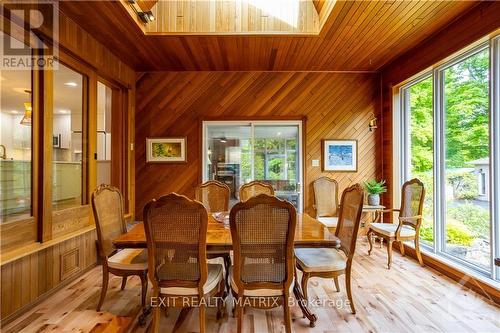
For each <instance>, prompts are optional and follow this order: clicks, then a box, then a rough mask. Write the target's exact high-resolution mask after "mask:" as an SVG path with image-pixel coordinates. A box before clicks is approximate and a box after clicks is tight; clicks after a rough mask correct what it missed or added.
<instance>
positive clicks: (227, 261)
mask: <svg viewBox="0 0 500 333" xmlns="http://www.w3.org/2000/svg"><path fill="white" fill-rule="evenodd" d="M223 258H224V266H225V267H224V268H225V269H226V290H227V292H229V291H230V289H229V269H230V268H231V255H230V254H229V253H226V254H224V256H223Z"/></svg>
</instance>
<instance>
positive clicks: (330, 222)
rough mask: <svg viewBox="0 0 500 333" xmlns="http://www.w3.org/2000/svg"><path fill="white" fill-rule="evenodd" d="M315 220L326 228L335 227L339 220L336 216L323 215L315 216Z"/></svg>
mask: <svg viewBox="0 0 500 333" xmlns="http://www.w3.org/2000/svg"><path fill="white" fill-rule="evenodd" d="M316 220H318V221H319V222H321V223H322V224H324V225H325V226H326V227H328V228H336V227H337V223H338V222H339V218H338V217H336V216H328V217H327V216H323V217H317V218H316Z"/></svg>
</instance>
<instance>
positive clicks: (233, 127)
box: [203, 121, 302, 210]
mask: <svg viewBox="0 0 500 333" xmlns="http://www.w3.org/2000/svg"><path fill="white" fill-rule="evenodd" d="M203 131H204V141H203V146H204V156H203V163H204V167H203V179H204V181H206V180H219V181H221V182H224V183H226V184H227V185H228V186H229V187H230V188H231V199H232V203H234V202H236V201H237V200H238V190H239V188H240V186H241V185H242V184H244V183H248V182H250V181H252V180H259V181H263V182H266V183H269V184H271V185H272V186H273V188H274V190H275V193H276V195H277V196H278V197H281V198H283V199H285V200H288V201H290V202H292V203H293V204H294V205H295V206H296V207H297V209H299V210H300V206H301V203H302V199H301V191H300V189H301V185H300V184H301V181H300V179H301V178H300V177H301V172H300V170H301V169H300V167H301V162H300V156H301V155H300V152H301V150H300V146H301V142H300V137H301V136H300V131H301V124H300V122H280V121H274V122H248V123H245V122H241V123H240V122H224V121H222V122H205V123H204V126H203Z"/></svg>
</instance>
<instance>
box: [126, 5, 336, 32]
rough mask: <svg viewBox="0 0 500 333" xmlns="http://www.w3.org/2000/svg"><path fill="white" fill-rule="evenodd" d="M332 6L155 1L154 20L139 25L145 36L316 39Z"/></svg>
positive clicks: (132, 13) (153, 8) (152, 9)
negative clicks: (240, 36)
mask: <svg viewBox="0 0 500 333" xmlns="http://www.w3.org/2000/svg"><path fill="white" fill-rule="evenodd" d="M139 4H140V3H139ZM123 5H124V6H130V5H129V4H126V3H124V4H123ZM334 5H335V0H328V6H323V3H321V4H314V3H313V1H312V0H295V1H290V0H273V1H267V0H266V1H264V0H232V1H225V0H202V1H198V0H169V1H158V2H157V3H156V5H155V6H153V7H152V8H151V11H152V13H153V15H154V17H155V18H156V19H155V20H154V21H152V22H148V23H146V24H144V23H142V22H140V23H139V25H140V28H141V29H143V30H145V32H146V34H147V35H153V34H157V35H179V34H181V35H182V34H188V35H220V34H228V35H270V34H274V35H276V34H281V35H286V34H290V35H318V34H319V33H320V31H321V28H322V27H323V25H324V23H325V22H326V20H325V19H323V20H321V18H322V17H328V16H329V14H330V12H331V10H332V9H333V7H334ZM141 8H142V7H141ZM318 8H320V9H323V11H324V13H322V12H321V10H318ZM129 13H130V14H131V15H133V16H137V14H136V13H134V12H133V11H132V12H131V11H129Z"/></svg>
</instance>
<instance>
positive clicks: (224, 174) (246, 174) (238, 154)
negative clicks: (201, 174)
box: [205, 125, 252, 206]
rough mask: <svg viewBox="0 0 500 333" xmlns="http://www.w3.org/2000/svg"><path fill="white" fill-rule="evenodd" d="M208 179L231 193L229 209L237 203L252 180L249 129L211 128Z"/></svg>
mask: <svg viewBox="0 0 500 333" xmlns="http://www.w3.org/2000/svg"><path fill="white" fill-rule="evenodd" d="M206 136H207V137H206V145H205V146H206V147H207V162H208V164H207V165H206V168H207V178H208V180H218V181H221V182H223V183H225V184H227V185H228V186H229V188H230V189H231V198H230V200H231V202H230V206H232V205H234V204H235V203H236V202H237V201H238V191H239V188H240V186H241V185H242V184H243V183H245V182H249V181H251V180H252V156H251V152H252V145H251V127H250V125H209V126H207V133H206Z"/></svg>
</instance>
